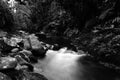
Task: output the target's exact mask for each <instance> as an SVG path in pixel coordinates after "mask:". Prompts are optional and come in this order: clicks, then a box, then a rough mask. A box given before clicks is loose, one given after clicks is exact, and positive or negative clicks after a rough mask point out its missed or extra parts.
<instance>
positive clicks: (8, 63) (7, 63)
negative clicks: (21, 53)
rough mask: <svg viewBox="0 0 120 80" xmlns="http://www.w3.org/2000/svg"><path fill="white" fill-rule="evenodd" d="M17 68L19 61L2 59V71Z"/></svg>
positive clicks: (0, 59)
mask: <svg viewBox="0 0 120 80" xmlns="http://www.w3.org/2000/svg"><path fill="white" fill-rule="evenodd" d="M16 66H17V60H16V59H15V58H12V57H1V58H0V70H7V69H14V68H15V67H16Z"/></svg>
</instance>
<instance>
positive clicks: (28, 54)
mask: <svg viewBox="0 0 120 80" xmlns="http://www.w3.org/2000/svg"><path fill="white" fill-rule="evenodd" d="M19 53H22V54H25V55H26V56H30V55H32V52H31V51H28V50H22V51H20V52H19Z"/></svg>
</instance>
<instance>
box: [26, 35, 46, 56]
mask: <svg viewBox="0 0 120 80" xmlns="http://www.w3.org/2000/svg"><path fill="white" fill-rule="evenodd" d="M24 48H25V49H28V50H31V51H32V54H33V55H34V56H37V57H43V56H45V53H46V49H45V48H44V46H43V45H42V44H41V43H40V41H39V40H38V38H37V37H36V36H35V35H34V34H32V35H30V36H29V37H28V38H27V39H26V40H24Z"/></svg>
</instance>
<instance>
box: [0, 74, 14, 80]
mask: <svg viewBox="0 0 120 80" xmlns="http://www.w3.org/2000/svg"><path fill="white" fill-rule="evenodd" d="M0 80H12V79H11V78H10V77H8V76H7V75H5V74H3V73H0Z"/></svg>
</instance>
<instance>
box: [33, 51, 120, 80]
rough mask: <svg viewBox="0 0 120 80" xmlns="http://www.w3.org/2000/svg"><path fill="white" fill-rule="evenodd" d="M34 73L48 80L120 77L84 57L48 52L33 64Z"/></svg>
mask: <svg viewBox="0 0 120 80" xmlns="http://www.w3.org/2000/svg"><path fill="white" fill-rule="evenodd" d="M35 67H36V68H35V71H36V72H38V73H42V74H43V75H45V76H46V77H47V78H48V80H120V77H119V76H120V75H119V74H117V73H116V72H114V71H113V70H110V69H107V68H105V67H103V66H101V65H99V64H97V63H95V62H93V61H91V60H90V59H88V58H85V55H83V54H81V55H77V54H74V53H72V54H71V52H66V50H65V49H61V50H60V51H52V50H49V51H48V52H47V54H46V57H45V58H44V59H41V60H39V63H38V64H35Z"/></svg>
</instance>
